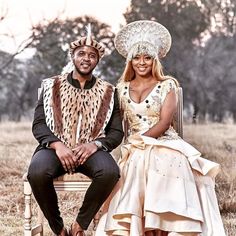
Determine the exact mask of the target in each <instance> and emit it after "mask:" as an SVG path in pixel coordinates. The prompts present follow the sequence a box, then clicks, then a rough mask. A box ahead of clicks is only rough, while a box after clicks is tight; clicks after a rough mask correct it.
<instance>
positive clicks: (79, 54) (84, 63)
mask: <svg viewBox="0 0 236 236" xmlns="http://www.w3.org/2000/svg"><path fill="white" fill-rule="evenodd" d="M72 60H73V63H74V65H75V68H76V70H77V72H78V73H79V74H81V75H90V74H91V73H92V71H93V70H94V68H95V67H96V65H97V63H98V52H97V50H96V49H95V48H93V47H89V46H81V47H78V48H76V49H75V51H74V53H73V56H72Z"/></svg>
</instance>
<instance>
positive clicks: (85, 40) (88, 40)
mask: <svg viewBox="0 0 236 236" xmlns="http://www.w3.org/2000/svg"><path fill="white" fill-rule="evenodd" d="M86 32H87V35H86V36H85V37H80V38H79V39H77V40H75V41H73V42H71V43H70V54H71V55H73V53H74V51H75V49H76V48H77V47H80V46H90V47H93V48H95V49H96V50H97V51H98V54H99V58H101V57H102V56H103V55H104V53H105V47H104V46H103V44H102V43H99V42H97V41H96V40H95V39H93V37H92V31H91V24H90V23H89V24H88V26H87V27H86Z"/></svg>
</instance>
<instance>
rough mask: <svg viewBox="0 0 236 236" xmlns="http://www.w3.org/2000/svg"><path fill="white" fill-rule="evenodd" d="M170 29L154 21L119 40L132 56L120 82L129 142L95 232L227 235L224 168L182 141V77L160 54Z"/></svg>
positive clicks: (122, 49)
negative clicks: (168, 72)
mask: <svg viewBox="0 0 236 236" xmlns="http://www.w3.org/2000/svg"><path fill="white" fill-rule="evenodd" d="M170 45H171V37H170V34H169V32H168V31H167V29H166V28H165V27H163V26H162V25H160V24H158V23H156V22H153V21H137V22H133V23H131V24H129V25H127V26H126V27H124V28H123V29H122V30H121V31H120V32H119V33H118V35H117V37H116V39H115V46H116V49H117V50H118V52H119V53H120V54H121V55H123V56H125V57H126V58H127V65H126V68H125V71H124V73H123V75H122V77H121V80H120V82H119V84H118V86H117V87H118V91H119V97H120V106H121V109H122V110H123V118H124V124H125V127H127V129H126V131H127V132H126V134H127V136H126V139H125V141H124V144H123V145H122V147H121V152H122V156H121V159H120V160H119V166H120V169H121V174H122V176H121V179H120V181H119V182H118V184H117V186H116V187H115V189H114V191H113V193H112V194H111V196H110V198H109V199H108V201H107V205H106V206H105V207H104V209H105V210H104V211H105V214H104V215H103V217H102V219H101V220H100V222H99V226H98V229H97V232H96V235H98V236H101V235H130V236H139V235H146V236H164V235H169V236H177V235H178V236H179V235H184V236H190V235H191V236H197V235H198V236H200V235H201V236H224V235H225V233H224V228H223V224H222V221H221V217H220V213H219V209H218V204H217V199H216V195H215V191H214V178H215V176H216V174H217V173H218V171H219V165H218V164H216V163H214V162H211V161H208V160H206V159H204V158H202V157H201V156H200V153H199V152H198V151H197V150H196V149H195V148H194V147H192V146H191V145H190V144H188V143H186V142H185V141H183V140H182V139H181V138H180V137H179V136H178V134H177V133H176V131H175V130H174V128H173V127H172V125H171V124H172V121H173V117H174V114H175V112H176V104H177V96H176V91H177V88H178V82H177V81H176V80H175V79H174V78H172V77H170V76H165V75H164V74H163V71H162V66H161V63H160V61H159V58H161V57H164V56H165V55H166V53H167V52H168V50H169V48H170Z"/></svg>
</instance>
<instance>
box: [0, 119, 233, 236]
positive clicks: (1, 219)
mask: <svg viewBox="0 0 236 236" xmlns="http://www.w3.org/2000/svg"><path fill="white" fill-rule="evenodd" d="M184 131H185V133H184V136H185V139H186V140H187V141H188V142H190V143H191V144H193V145H194V146H195V147H196V148H198V149H199V150H200V151H201V152H202V154H203V156H204V157H206V158H208V159H210V160H214V161H217V162H218V163H220V164H221V165H222V172H221V173H220V174H219V175H218V177H217V185H216V191H217V196H218V199H219V205H220V209H221V212H222V216H223V220H224V225H225V229H226V231H227V235H228V236H235V232H236V219H235V218H236V196H235V195H236V191H235V189H236V187H235V186H236V183H235V182H236V126H234V125H220V124H217V125H216V124H211V125H197V126H193V125H187V126H185V129H184ZM0 133H1V135H0V178H1V182H0V196H1V197H0V235H2V236H7V235H8V236H9V235H17V236H18V235H23V227H22V225H23V211H24V209H23V208H24V200H23V183H22V175H23V173H24V172H26V170H27V166H28V164H29V161H30V159H31V156H32V153H33V151H34V149H35V146H36V145H37V143H36V141H35V140H34V138H33V137H32V134H31V131H30V124H29V123H20V124H15V123H0ZM81 197H82V196H81V194H79V193H77V194H76V193H71V192H70V193H59V203H60V206H61V209H62V216H63V218H64V220H65V222H66V224H67V226H69V225H70V223H72V221H73V220H74V217H75V216H76V212H77V210H78V207H79V206H78V203H81V201H80V199H81ZM35 208H36V204H35V203H34V204H33V209H34V210H33V212H34V214H35V211H36V209H35ZM34 221H35V218H34ZM89 232H90V231H89ZM45 235H53V234H52V233H50V230H49V228H48V226H47V223H46V222H45Z"/></svg>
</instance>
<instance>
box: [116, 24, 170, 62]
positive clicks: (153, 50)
mask: <svg viewBox="0 0 236 236" xmlns="http://www.w3.org/2000/svg"><path fill="white" fill-rule="evenodd" d="M115 47H116V49H117V51H118V52H119V53H120V54H121V55H122V56H124V57H125V58H127V61H130V60H131V59H132V58H133V57H134V56H136V55H137V54H141V53H145V54H148V55H149V56H152V57H153V58H162V57H165V56H166V54H167V53H168V51H169V50H170V47H171V35H170V33H169V31H168V30H167V29H166V28H165V27H164V26H163V25H161V24H160V23H157V22H155V21H149V20H140V21H134V22H132V23H129V24H128V25H126V26H125V27H123V28H122V29H121V30H120V31H119V32H118V33H117V35H116V37H115Z"/></svg>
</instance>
